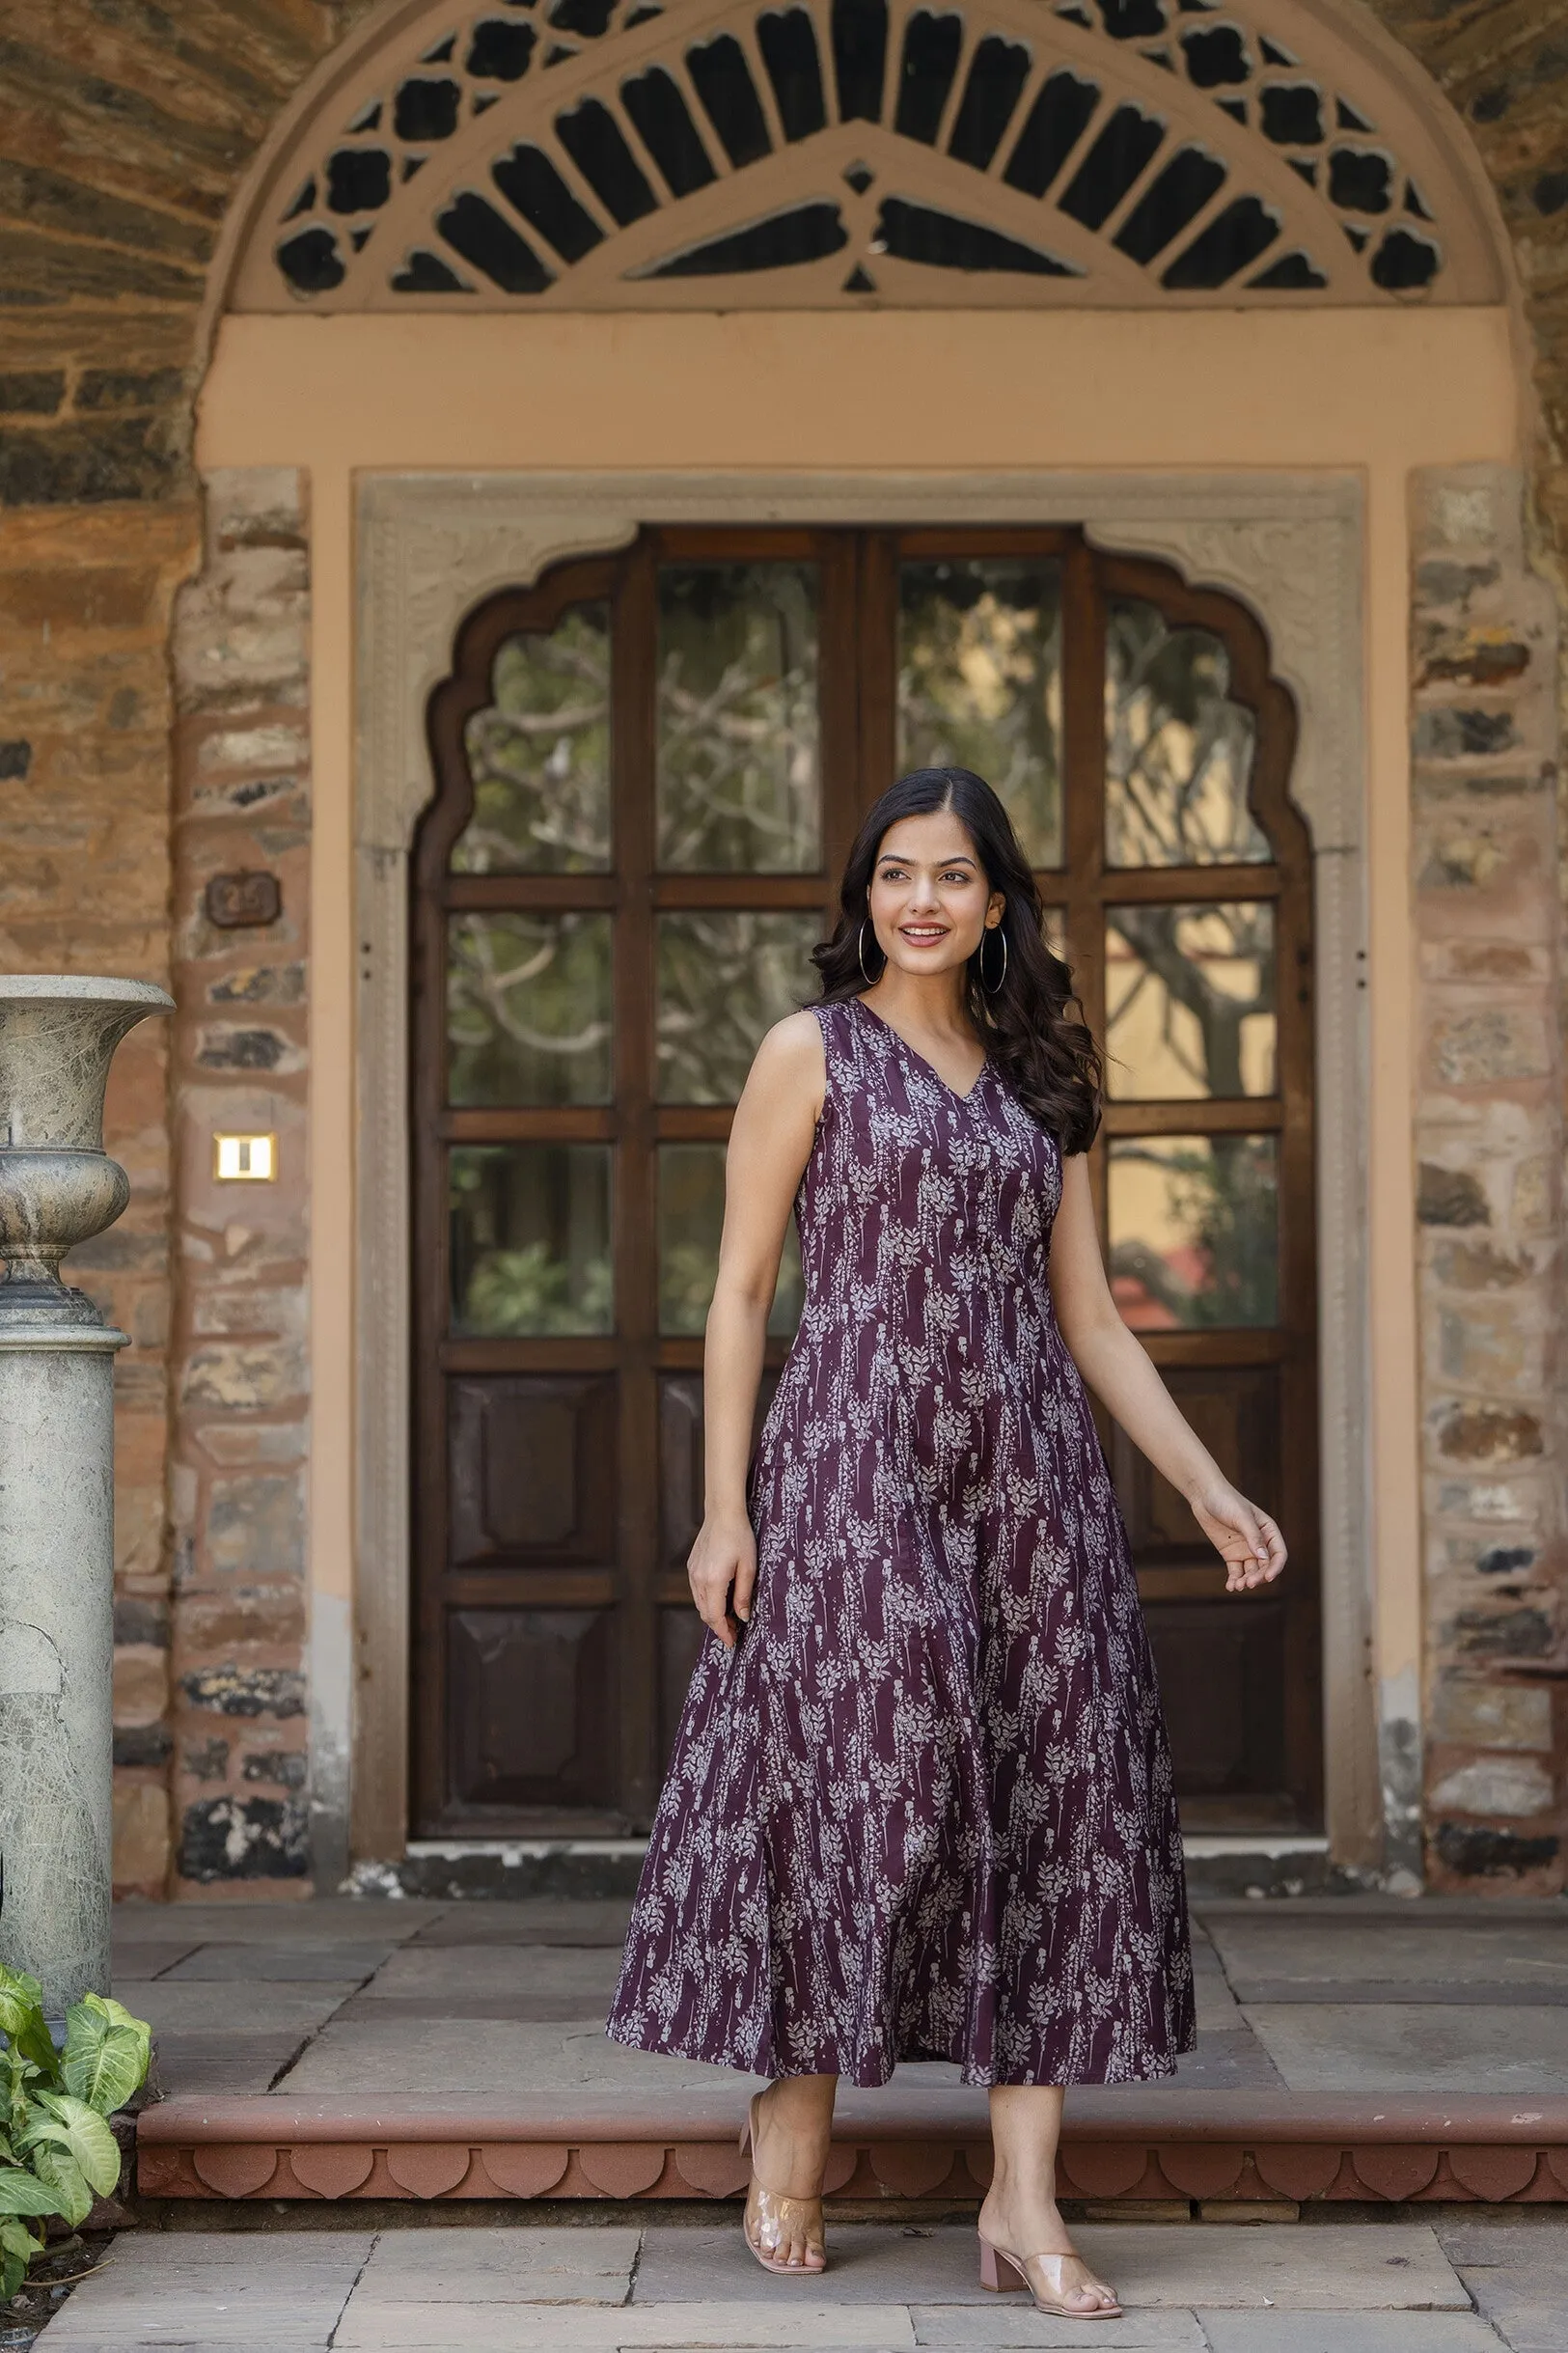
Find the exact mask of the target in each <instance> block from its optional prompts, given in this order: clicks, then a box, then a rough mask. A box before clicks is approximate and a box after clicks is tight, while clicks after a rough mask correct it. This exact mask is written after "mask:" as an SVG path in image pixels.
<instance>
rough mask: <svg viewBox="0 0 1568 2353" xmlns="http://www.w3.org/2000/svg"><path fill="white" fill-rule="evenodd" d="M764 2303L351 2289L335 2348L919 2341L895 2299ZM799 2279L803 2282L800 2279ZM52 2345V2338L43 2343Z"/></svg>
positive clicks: (379, 2352)
mask: <svg viewBox="0 0 1568 2353" xmlns="http://www.w3.org/2000/svg"><path fill="white" fill-rule="evenodd" d="M775 2284H776V2285H777V2286H778V2287H779V2290H780V2293H779V2296H778V2298H777V2299H776V2300H775V2302H774V2303H773V2304H771V2305H750V2304H722V2303H718V2302H711V2303H701V2304H663V2305H650V2306H648V2307H647V2308H646V2310H645V2309H639V2307H638V2306H636V2305H628V2306H623V2307H622V2308H621V2309H620V2310H619V2311H604V2310H602V2309H598V2310H595V2309H594V2308H592V2307H591V2306H582V2307H578V2308H577V2309H575V2310H574V2311H571V2312H570V2313H565V2312H562V2311H549V2310H548V2309H545V2308H542V2307H539V2306H533V2307H525V2306H519V2305H490V2306H470V2307H468V2308H466V2309H465V2310H463V2311H462V2313H461V2318H460V2326H454V2322H456V2321H457V2317H458V2316H457V2314H456V2313H455V2312H454V2308H453V2307H452V2306H451V2305H450V2304H425V2305H421V2304H404V2305H402V2306H400V2307H399V2309H398V2310H397V2311H391V2310H386V2309H382V2308H379V2307H377V2308H376V2309H374V2310H371V2311H366V2312H365V2313H364V2314H363V2315H362V2314H361V2313H360V2311H359V2310H358V2299H357V2297H356V2298H353V2299H351V2300H350V2302H349V2305H348V2309H347V2311H345V2312H344V2316H343V2319H342V2320H341V2321H340V2323H339V2325H338V2330H337V2334H336V2336H335V2337H334V2338H333V2340H332V2341H333V2345H334V2348H335V2353H413V2349H414V2348H420V2349H421V2353H423V2349H424V2348H426V2347H428V2348H432V2349H439V2353H454V2347H455V2346H457V2345H460V2346H461V2347H462V2349H463V2353H563V2349H564V2348H567V2347H569V2348H571V2353H621V2348H623V2347H627V2348H629V2347H634V2346H643V2345H658V2346H699V2345H701V2346H713V2347H716V2348H722V2349H723V2353H745V2349H746V2348H748V2347H751V2346H773V2345H787V2346H810V2347H811V2348H812V2353H829V2349H830V2348H831V2349H832V2353H839V2348H845V2349H846V2353H847V2349H848V2348H851V2347H865V2348H870V2349H871V2353H894V2348H897V2349H898V2353H903V2348H906V2347H913V2346H914V2344H915V2342H916V2338H915V2330H914V2324H913V2322H912V2320H911V2318H910V2315H909V2312H908V2311H907V2310H906V2308H905V2307H904V2306H903V2305H901V2304H897V2305H863V2306H859V2307H857V2306H851V2305H834V2304H828V2303H826V2302H823V2301H822V2300H820V2299H819V2298H818V2297H817V2296H816V2295H815V2294H814V2293H812V2292H806V2293H804V2294H802V2295H797V2292H796V2287H795V2284H794V2283H788V2284H784V2283H778V2282H776V2283H775ZM802 2287H803V2288H804V2284H802ZM50 2353H53V2348H52V2347H51V2348H50Z"/></svg>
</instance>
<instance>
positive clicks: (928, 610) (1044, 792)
mask: <svg viewBox="0 0 1568 2353" xmlns="http://www.w3.org/2000/svg"><path fill="white" fill-rule="evenodd" d="M1060 597H1061V591H1060V579H1059V572H1058V569H1057V567H1056V566H1055V565H1040V564H1032V565H1031V564H1020V563H1016V562H1014V563H1005V562H996V561H988V560H986V559H984V558H974V559H954V560H952V561H949V562H946V563H942V564H906V565H904V566H903V567H902V571H901V574H900V580H899V607H900V610H899V624H898V759H899V764H900V766H902V767H905V768H918V767H959V768H972V769H973V770H974V771H975V773H976V774H977V776H983V777H984V778H985V781H986V783H987V784H988V785H990V786H991V788H992V789H993V790H994V791H995V792H996V793H997V795H998V797H999V799H1000V800H1001V801H1002V803H1003V805H1004V808H1005V809H1006V811H1007V814H1008V816H1009V817H1011V818H1012V821H1013V823H1014V825H1015V826H1016V827H1017V830H1018V837H1019V840H1020V841H1021V842H1022V843H1023V844H1024V849H1025V852H1026V854H1027V855H1028V857H1029V858H1030V860H1031V862H1032V864H1033V865H1035V866H1056V865H1058V864H1059V862H1060V858H1061V774H1060V761H1059V742H1060V725H1061V601H1060Z"/></svg>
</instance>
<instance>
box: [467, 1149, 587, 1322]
mask: <svg viewBox="0 0 1568 2353" xmlns="http://www.w3.org/2000/svg"><path fill="white" fill-rule="evenodd" d="M447 1170H448V1185H449V1209H448V1218H449V1225H448V1232H449V1251H450V1256H451V1278H452V1325H453V1330H454V1332H457V1333H470V1334H475V1333H497V1334H500V1333H509V1332H510V1333H530V1334H540V1333H542V1334H545V1335H550V1334H562V1335H565V1334H571V1333H581V1332H588V1333H593V1332H609V1331H612V1330H613V1329H614V1328H615V1297H614V1287H613V1286H614V1276H613V1268H612V1264H611V1257H610V1155H609V1150H608V1149H607V1148H606V1147H604V1146H602V1145H571V1144H566V1145H562V1144H512V1145H504V1144H476V1145H454V1147H453V1149H452V1150H451V1151H450V1152H449V1154H448V1163H447Z"/></svg>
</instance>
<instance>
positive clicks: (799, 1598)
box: [608, 998, 1194, 2085]
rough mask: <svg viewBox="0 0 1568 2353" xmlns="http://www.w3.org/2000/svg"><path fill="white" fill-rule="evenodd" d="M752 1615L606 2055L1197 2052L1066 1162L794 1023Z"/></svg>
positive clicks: (756, 2057)
mask: <svg viewBox="0 0 1568 2353" xmlns="http://www.w3.org/2000/svg"><path fill="white" fill-rule="evenodd" d="M812 1010H813V1011H814V1012H815V1014H816V1017H817V1019H818V1021H819V1023H820V1024H821V1029H822V1042H823V1046H824V1049H825V1053H826V1059H827V1088H826V1096H825V1100H824V1103H823V1107H822V1113H821V1118H820V1120H819V1122H818V1125H817V1130H816V1135H815V1139H814V1142H813V1145H812V1154H811V1158H810V1161H809V1162H808V1165H807V1168H806V1172H805V1175H804V1177H802V1180H801V1185H800V1190H799V1193H798V1195H797V1197H796V1203H795V1214H796V1220H797V1224H798V1228H799V1233H800V1246H801V1259H802V1263H803V1267H804V1272H805V1286H806V1295H805V1307H804V1310H803V1313H802V1315H801V1320H800V1325H799V1328H798V1330H797V1332H796V1335H795V1340H794V1343H793V1345H792V1347H791V1348H790V1351H789V1355H788V1359H787V1361H786V1363H785V1365H784V1370H783V1373H782V1374H781V1377H780V1380H779V1386H778V1389H777V1390H776V1392H775V1394H774V1398H773V1401H772V1404H771V1405H770V1407H769V1409H768V1413H767V1416H766V1419H765V1421H764V1423H763V1426H762V1430H761V1434H760V1437H759V1439H758V1442H757V1446H756V1454H755V1456H754V1459H753V1462H752V1466H751V1471H750V1476H749V1481H748V1504H749V1509H750V1514H751V1519H752V1524H753V1527H754V1529H755V1530H756V1539H757V1581H756V1594H755V1597H754V1602H753V1612H752V1619H751V1622H750V1624H749V1625H748V1626H747V1627H746V1628H745V1630H744V1632H743V1633H742V1635H741V1638H740V1641H739V1643H738V1645H737V1646H736V1647H735V1648H734V1649H733V1650H732V1651H727V1650H726V1649H725V1647H724V1646H723V1644H722V1643H720V1641H719V1640H718V1638H717V1636H716V1635H714V1634H712V1633H709V1634H707V1635H706V1636H705V1637H704V1639H703V1643H702V1647H701V1655H700V1657H699V1661H698V1665H697V1668H696V1670H695V1672H694V1674H693V1676H692V1681H691V1685H690V1689H689V1691H688V1694H687V1699H686V1704H685V1709H684V1712H683V1715H682V1718H681V1722H680V1728H679V1731H678V1733H677V1736H676V1739H675V1743H674V1754H673V1756H672V1759H671V1763H670V1768H669V1774H668V1778H667V1780H666V1783H665V1786H664V1791H663V1795H662V1797H661V1800H660V1803H659V1808H658V1813H657V1816H656V1819H655V1821H654V1824H653V1830H652V1835H651V1838H650V1840H649V1842H648V1848H647V1854H646V1860H645V1863H644V1867H643V1871H642V1877H641V1883H640V1886H639V1889H638V1895H637V1899H636V1903H635V1907H634V1910H633V1914H632V1921H631V1926H630V1931H629V1933H628V1936H627V1940H626V1949H625V1955H624V1959H623V1962H622V1966H621V1972H620V1980H619V1987H618V1989H617V1992H616V1996H615V2000H614V2003H613V2005H612V2007H611V2012H610V2018H609V2023H608V2032H609V2034H610V2035H612V2036H613V2037H614V2038H615V2039H616V2040H617V2041H619V2042H623V2043H627V2044H630V2045H632V2046H634V2047H636V2048H638V2049H642V2050H646V2051H664V2052H674V2053H679V2054H681V2055H682V2056H684V2057H686V2058H690V2059H700V2060H707V2061H711V2062H715V2063H717V2064H719V2065H723V2066H729V2067H735V2068H740V2069H743V2070H746V2071H748V2072H752V2073H756V2074H759V2075H765V2076H777V2075H793V2074H802V2073H816V2072H837V2073H839V2075H841V2076H843V2077H844V2078H845V2079H846V2080H847V2081H849V2082H851V2083H853V2084H857V2085H877V2084H882V2083H885V2082H886V2081H887V2079H888V2077H889V2076H890V2075H891V2074H892V2072H893V2069H894V2064H895V2063H896V2062H897V2061H898V2060H900V2059H946V2060H950V2061H956V2062H957V2063H958V2065H959V2067H960V2069H961V2070H962V2077H963V2080H964V2082H966V2083H971V2084H1103V2083H1126V2082H1132V2081H1137V2080H1141V2079H1144V2078H1148V2077H1151V2076H1159V2075H1169V2074H1170V2073H1172V2072H1173V2070H1174V2066H1175V2061H1176V2056H1177V2054H1178V2053H1179V2052H1182V2051H1187V2050H1191V2049H1192V2047H1193V2043H1194V2014H1193V1979H1192V1961H1191V1954H1190V1950H1189V1945H1188V1931H1187V1911H1186V1897H1185V1890H1184V1885H1183V1877H1182V1854H1181V1838H1180V1831H1179V1827H1178V1824H1177V1818H1176V1808H1175V1801H1174V1798H1173V1795H1172V1790H1171V1775H1170V1759H1169V1751H1168V1748H1167V1743H1166V1734H1165V1727H1164V1722H1163V1720H1162V1717H1161V1712H1160V1702H1159V1694H1158V1691H1157V1688H1156V1684H1155V1677H1154V1667H1153V1661H1152V1659H1151V1657H1150V1653H1149V1646H1148V1640H1147V1636H1146V1633H1145V1631H1144V1626H1143V1620H1142V1613H1141V1610H1140V1607H1139V1600H1138V1592H1137V1588H1136V1585H1135V1583H1134V1577H1133V1569H1132V1564H1131V1560H1130V1558H1129V1554H1128V1549H1127V1538H1126V1534H1125V1531H1124V1529H1123V1526H1122V1522H1121V1516H1120V1513H1119V1511H1118V1509H1117V1507H1116V1503H1115V1500H1114V1496H1113V1493H1112V1489H1111V1481H1110V1477H1109V1474H1108V1472H1107V1469H1106V1463H1105V1457H1104V1454H1103V1453H1102V1451H1101V1448H1100V1443H1099V1438H1098V1435H1097V1433H1096V1430H1095V1427H1094V1424H1093V1422H1092V1420H1091V1418H1090V1414H1089V1408H1088V1403H1087V1398H1086V1396H1085V1392H1084V1388H1083V1384H1082V1382H1081V1381H1080V1379H1079V1375H1078V1370H1077V1368H1076V1367H1075V1365H1074V1364H1073V1361H1072V1358H1071V1357H1070V1356H1069V1354H1068V1352H1067V1349H1066V1346H1065V1343H1063V1341H1062V1338H1061V1335H1060V1332H1059V1329H1058V1327H1057V1322H1056V1317H1055V1315H1054V1313H1053V1310H1052V1304H1051V1295H1050V1292H1049V1289H1048V1288H1047V1285H1046V1264H1047V1258H1048V1254H1049V1251H1050V1244H1051V1226H1052V1220H1053V1217H1054V1215H1055V1213H1056V1209H1057V1206H1058V1204H1059V1200H1060V1193H1061V1155H1060V1151H1059V1148H1058V1145H1057V1143H1056V1141H1055V1140H1054V1139H1053V1138H1052V1137H1051V1136H1049V1135H1048V1134H1046V1133H1045V1131H1044V1130H1043V1129H1042V1128H1041V1127H1040V1126H1039V1125H1038V1124H1037V1123H1036V1122H1035V1121H1033V1120H1032V1118H1031V1117H1030V1116H1029V1114H1028V1113H1027V1112H1026V1111H1025V1110H1024V1108H1023V1106H1022V1105H1021V1104H1020V1103H1019V1102H1018V1100H1017V1098H1016V1097H1015V1096H1014V1095H1013V1094H1012V1093H1010V1091H1009V1090H1008V1088H1007V1086H1006V1084H1005V1082H1004V1079H1003V1078H1002V1075H1001V1073H1000V1071H999V1070H998V1068H997V1067H996V1066H995V1065H994V1064H992V1063H990V1062H988V1063H987V1064H986V1065H985V1066H984V1068H983V1069H982V1070H981V1072H980V1075H979V1077H978V1079H977V1081H976V1083H975V1086H974V1088H973V1089H972V1091H971V1092H970V1093H969V1094H967V1095H959V1094H957V1093H954V1091H953V1090H952V1089H951V1088H949V1086H947V1085H946V1083H945V1082H944V1081H943V1080H942V1079H941V1078H939V1077H938V1076H937V1073H936V1071H935V1070H934V1069H933V1068H932V1067H931V1066H930V1065H929V1064H928V1063H926V1062H925V1061H924V1060H923V1059H922V1057H921V1056H920V1055H919V1054H917V1053H916V1052H915V1051H914V1049H913V1048H912V1047H910V1046H908V1045H906V1044H905V1043H904V1041H903V1040H902V1038H900V1037H899V1036H898V1034H897V1032H896V1031H895V1030H894V1029H893V1028H892V1027H891V1026H890V1025H889V1024H888V1023H887V1022H885V1021H883V1019H882V1018H881V1016H880V1015H879V1014H878V1013H876V1012H874V1011H873V1010H871V1008H870V1007H869V1006H867V1005H865V1004H863V1003H862V1002H861V1000H860V999H859V998H852V999H850V1000H848V1001H847V1002H841V1003H837V1004H826V1005H819V1006H816V1007H814V1008H813V1009H812Z"/></svg>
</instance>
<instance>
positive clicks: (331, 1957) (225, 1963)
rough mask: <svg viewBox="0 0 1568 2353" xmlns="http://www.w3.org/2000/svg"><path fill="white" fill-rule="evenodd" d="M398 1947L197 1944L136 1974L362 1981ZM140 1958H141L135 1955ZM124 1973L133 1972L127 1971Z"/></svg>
mask: <svg viewBox="0 0 1568 2353" xmlns="http://www.w3.org/2000/svg"><path fill="white" fill-rule="evenodd" d="M398 1953H399V1948H398V1947H397V1946H396V1945H350V1944H339V1943H337V1942H336V1941H334V1942H331V1943H322V1944H317V1945H306V1946H297V1945H279V1946H266V1945H261V1946H258V1945H220V1944H210V1945H198V1946H197V1947H196V1949H195V1951H194V1952H189V1953H186V1954H185V1955H184V1956H183V1957H182V1958H181V1959H179V1960H177V1961H175V1962H174V1963H173V1964H172V1965H171V1966H170V1967H169V1968H168V1969H165V1970H147V1971H145V1972H142V1973H139V1974H144V1975H145V1976H147V1977H149V1978H151V1979H154V1980H155V1982H156V1983H158V1984H159V1985H234V1984H261V1985H287V1984H301V1985H308V1984H315V1983H328V1984H331V1983H334V1982H338V1981H341V1980H343V1979H349V1978H353V1979H357V1980H358V1981H359V1982H360V1983H361V1984H363V1983H364V1981H365V1979H367V1978H371V1977H373V1976H374V1975H375V1973H376V1972H377V1970H379V1969H382V1968H384V1967H385V1966H386V1964H387V1963H388V1962H389V1961H391V1960H393V1959H394V1958H395V1957H397V1955H398ZM138 1957H140V1956H138ZM125 1974H126V1976H127V1977H128V1976H130V1975H131V1974H132V1973H131V1972H130V1971H128V1970H127V1971H126V1973H125Z"/></svg>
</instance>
